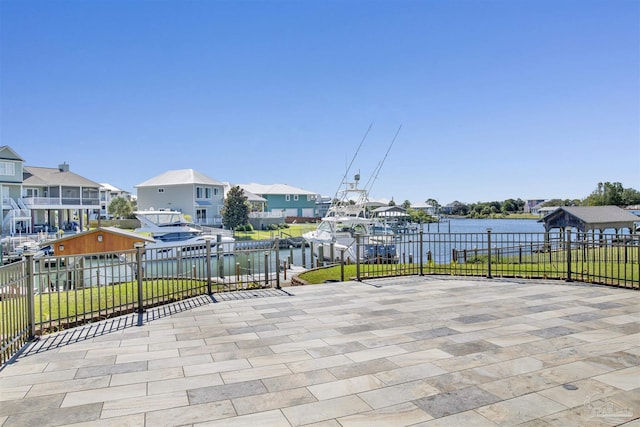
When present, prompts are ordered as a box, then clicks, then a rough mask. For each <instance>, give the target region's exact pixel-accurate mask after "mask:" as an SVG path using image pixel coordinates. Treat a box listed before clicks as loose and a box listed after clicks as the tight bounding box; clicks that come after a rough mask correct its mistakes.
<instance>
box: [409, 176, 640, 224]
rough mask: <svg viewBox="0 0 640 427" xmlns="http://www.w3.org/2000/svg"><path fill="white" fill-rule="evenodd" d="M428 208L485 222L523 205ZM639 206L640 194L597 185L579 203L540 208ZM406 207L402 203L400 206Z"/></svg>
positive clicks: (612, 185)
mask: <svg viewBox="0 0 640 427" xmlns="http://www.w3.org/2000/svg"><path fill="white" fill-rule="evenodd" d="M425 203H428V204H430V205H432V206H433V207H434V208H435V209H436V211H437V213H439V214H440V213H446V214H448V215H458V216H466V217H470V218H488V217H492V216H498V215H509V214H517V213H523V212H524V207H525V204H526V202H525V201H524V200H522V199H507V200H503V201H493V202H477V203H470V204H466V203H462V202H459V201H457V200H456V201H454V202H452V203H450V204H448V205H447V206H446V207H442V206H440V205H439V204H438V203H437V201H435V200H433V199H428V200H426V201H425ZM638 204H640V191H638V190H636V189H633V188H625V187H624V186H623V185H622V184H621V183H619V182H613V183H612V182H600V183H598V185H597V188H596V189H595V190H593V192H591V194H589V195H588V196H586V197H585V198H583V199H550V200H547V201H545V202H544V203H542V206H543V207H555V206H611V205H613V206H620V207H627V206H632V205H638ZM407 205H409V206H410V203H409V202H408V201H405V203H404V204H403V206H407Z"/></svg>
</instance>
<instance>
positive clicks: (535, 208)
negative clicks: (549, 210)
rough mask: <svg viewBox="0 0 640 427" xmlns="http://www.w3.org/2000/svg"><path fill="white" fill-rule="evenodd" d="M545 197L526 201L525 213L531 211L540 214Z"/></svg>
mask: <svg viewBox="0 0 640 427" xmlns="http://www.w3.org/2000/svg"><path fill="white" fill-rule="evenodd" d="M544 202H545V199H530V200H527V201H526V202H524V207H523V211H524V213H531V214H534V215H538V214H539V213H540V208H542V205H543V203H544Z"/></svg>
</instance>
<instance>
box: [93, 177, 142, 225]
mask: <svg viewBox="0 0 640 427" xmlns="http://www.w3.org/2000/svg"><path fill="white" fill-rule="evenodd" d="M118 197H122V198H123V199H126V200H129V201H131V200H132V199H133V197H132V195H131V193H129V192H128V191H125V190H122V189H120V188H118V187H114V186H113V185H111V184H108V183H101V184H100V213H99V215H100V217H101V218H102V219H110V214H109V205H110V204H111V201H112V200H113V199H116V198H118ZM96 216H97V214H96ZM94 219H97V218H94Z"/></svg>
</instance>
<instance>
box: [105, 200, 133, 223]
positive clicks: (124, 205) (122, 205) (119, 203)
mask: <svg viewBox="0 0 640 427" xmlns="http://www.w3.org/2000/svg"><path fill="white" fill-rule="evenodd" d="M107 210H108V211H109V215H113V216H114V217H115V218H126V217H128V216H129V215H131V212H132V211H133V206H132V205H131V202H130V201H129V200H127V199H125V198H124V197H116V198H115V199H113V200H111V203H109V207H108V208H107Z"/></svg>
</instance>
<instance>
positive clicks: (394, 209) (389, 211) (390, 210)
mask: <svg viewBox="0 0 640 427" xmlns="http://www.w3.org/2000/svg"><path fill="white" fill-rule="evenodd" d="M373 213H374V214H375V215H376V216H379V217H405V216H409V214H407V210H406V209H405V208H403V207H402V206H382V207H380V208H376V209H374V210H373Z"/></svg>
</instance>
